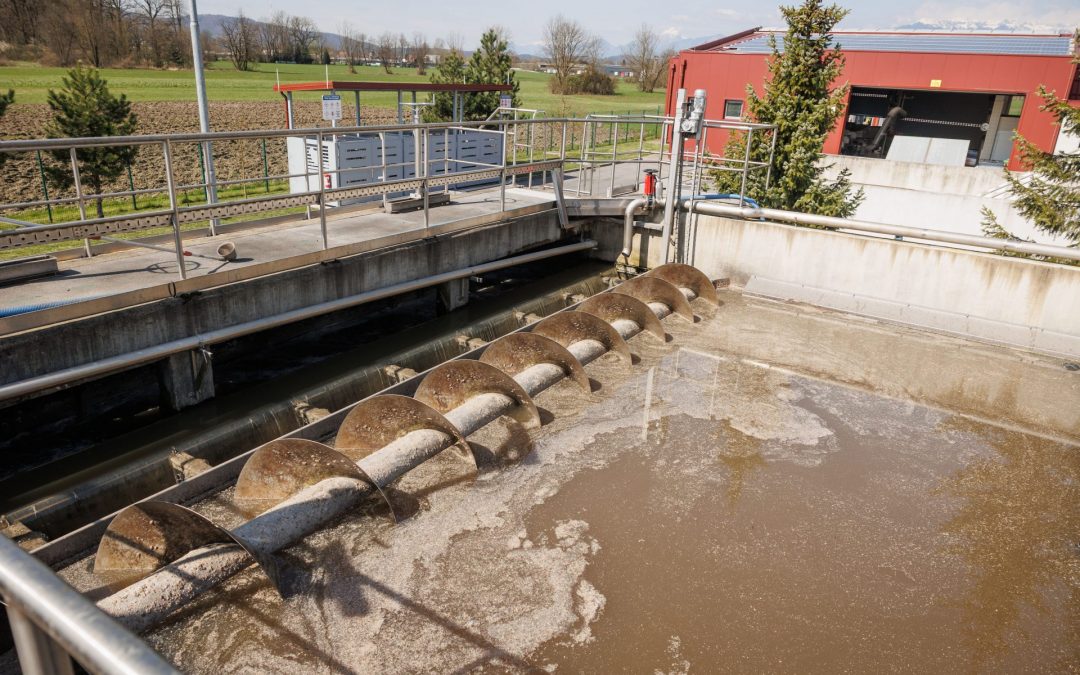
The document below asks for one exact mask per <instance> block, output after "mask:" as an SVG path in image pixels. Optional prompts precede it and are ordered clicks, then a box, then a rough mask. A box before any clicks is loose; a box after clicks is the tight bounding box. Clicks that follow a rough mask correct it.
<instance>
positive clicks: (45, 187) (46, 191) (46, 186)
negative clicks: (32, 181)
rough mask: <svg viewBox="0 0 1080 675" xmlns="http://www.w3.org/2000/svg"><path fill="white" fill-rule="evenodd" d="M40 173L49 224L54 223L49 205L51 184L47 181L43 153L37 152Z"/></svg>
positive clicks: (50, 205)
mask: <svg viewBox="0 0 1080 675" xmlns="http://www.w3.org/2000/svg"><path fill="white" fill-rule="evenodd" d="M37 165H38V173H39V174H40V175H41V191H42V192H43V193H44V195H45V211H46V212H48V214H49V222H50V223H51V222H53V214H52V204H50V203H49V184H48V182H47V181H46V180H45V165H44V164H43V163H42V161H41V151H40V150H38V151H37Z"/></svg>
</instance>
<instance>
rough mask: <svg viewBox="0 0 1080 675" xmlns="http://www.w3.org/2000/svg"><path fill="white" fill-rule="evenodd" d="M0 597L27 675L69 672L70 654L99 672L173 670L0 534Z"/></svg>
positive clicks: (166, 674) (123, 674) (165, 673)
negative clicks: (5, 607) (5, 608)
mask: <svg viewBox="0 0 1080 675" xmlns="http://www.w3.org/2000/svg"><path fill="white" fill-rule="evenodd" d="M0 596H2V597H3V599H4V602H5V603H7V612H8V617H9V618H10V620H11V632H12V635H13V636H14V638H15V649H16V652H17V654H18V656H19V665H20V667H21V668H22V670H23V672H24V673H26V674H27V675H38V674H39V673H41V674H45V673H49V674H51V673H70V672H72V667H71V658H72V657H73V658H74V659H75V660H76V661H78V662H79V664H80V665H82V666H83V667H84V668H86V669H87V670H89V671H90V672H91V673H96V674H101V675H114V674H115V675H147V674H149V675H158V674H160V675H171V674H173V673H178V672H179V671H177V670H176V669H175V668H173V667H172V666H171V665H169V664H168V663H167V662H166V661H165V659H163V658H162V657H161V656H160V655H159V654H158V653H157V652H155V651H154V650H152V649H150V647H148V646H147V645H146V643H144V642H143V641H142V640H140V639H139V638H137V637H136V636H135V635H134V634H133V633H132V632H131V631H129V630H128V629H126V628H124V627H123V626H122V625H120V624H119V623H118V622H117V621H116V620H115V619H113V618H112V617H110V616H108V615H107V614H105V613H104V612H102V611H101V610H100V609H98V608H97V606H96V605H94V603H92V602H90V600H88V599H87V598H85V597H83V596H82V595H81V594H80V593H78V592H77V591H76V590H74V589H73V588H71V587H70V586H68V585H67V584H66V583H64V581H62V580H61V579H60V577H58V576H56V574H54V573H53V571H52V570H50V569H49V568H48V567H46V566H45V565H44V564H42V563H41V562H40V561H38V560H37V559H36V558H34V557H33V556H31V555H30V554H28V553H26V552H25V551H23V550H22V549H21V548H19V547H18V545H16V544H15V543H14V542H12V541H11V540H10V539H8V538H7V537H4V536H0Z"/></svg>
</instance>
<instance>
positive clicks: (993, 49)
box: [716, 33, 1072, 56]
mask: <svg viewBox="0 0 1080 675" xmlns="http://www.w3.org/2000/svg"><path fill="white" fill-rule="evenodd" d="M775 35H776V43H777V46H778V47H779V48H780V50H781V51H783V49H784V35H783V34H782V33H776V34H775ZM835 41H836V43H837V44H839V45H840V47H841V48H843V49H847V50H850V51H877V52H943V53H949V54H1010V55H1026V56H1070V55H1072V38H1070V37H1068V36H1065V37H1059V36H1022V35H933V34H926V35H888V34H881V35H875V34H872V33H867V34H847V35H845V34H840V35H836V36H835ZM716 49H717V51H735V52H739V53H743V54H768V53H770V47H769V34H767V33H762V34H758V35H754V36H753V37H750V38H749V39H747V40H744V41H742V42H737V43H735V44H733V45H721V46H719V47H717V48H716Z"/></svg>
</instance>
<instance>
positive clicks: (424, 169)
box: [413, 127, 431, 228]
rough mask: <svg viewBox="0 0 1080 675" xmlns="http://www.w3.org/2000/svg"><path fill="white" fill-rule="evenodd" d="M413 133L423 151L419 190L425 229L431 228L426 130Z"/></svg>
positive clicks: (415, 129) (416, 129)
mask: <svg viewBox="0 0 1080 675" xmlns="http://www.w3.org/2000/svg"><path fill="white" fill-rule="evenodd" d="M413 133H414V134H416V137H417V138H419V139H421V140H420V147H421V148H423V151H424V161H423V162H422V164H421V166H422V172H423V182H421V183H420V190H421V192H422V193H423V196H424V227H425V228H427V227H431V211H430V210H429V204H428V166H429V164H428V162H429V159H428V140H429V139H428V132H427V130H426V129H421V128H420V127H414V129H413ZM417 159H419V158H417Z"/></svg>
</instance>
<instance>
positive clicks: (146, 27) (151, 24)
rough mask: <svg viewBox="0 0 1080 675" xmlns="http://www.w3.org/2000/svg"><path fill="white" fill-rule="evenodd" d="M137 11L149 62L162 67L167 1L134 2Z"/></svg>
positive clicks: (144, 0) (140, 0)
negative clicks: (162, 25) (164, 17)
mask: <svg viewBox="0 0 1080 675" xmlns="http://www.w3.org/2000/svg"><path fill="white" fill-rule="evenodd" d="M132 7H133V8H134V10H135V16H136V17H137V19H138V21H139V23H140V24H141V26H140V27H141V28H142V29H143V31H142V32H143V35H144V37H145V41H146V43H147V48H148V49H149V52H150V53H149V57H150V58H149V61H150V62H151V63H152V64H153V65H155V66H158V67H160V66H161V65H163V64H164V63H165V49H164V40H163V39H162V35H161V33H162V28H161V26H160V24H161V22H162V14H163V13H164V12H165V9H166V2H165V0H134V2H132Z"/></svg>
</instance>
